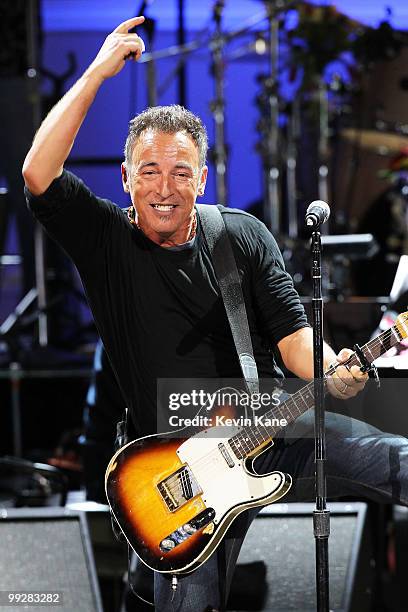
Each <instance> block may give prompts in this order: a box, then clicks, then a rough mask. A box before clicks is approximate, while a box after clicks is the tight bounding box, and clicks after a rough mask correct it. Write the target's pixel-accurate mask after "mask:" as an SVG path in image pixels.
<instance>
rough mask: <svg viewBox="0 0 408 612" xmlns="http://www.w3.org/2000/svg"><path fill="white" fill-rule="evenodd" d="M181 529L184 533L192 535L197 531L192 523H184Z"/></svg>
mask: <svg viewBox="0 0 408 612" xmlns="http://www.w3.org/2000/svg"><path fill="white" fill-rule="evenodd" d="M183 529H184V531H185V532H186V533H188V535H192V534H193V533H195V532H196V531H197V529H196V527H194V525H192V524H191V523H186V524H185V525H183Z"/></svg>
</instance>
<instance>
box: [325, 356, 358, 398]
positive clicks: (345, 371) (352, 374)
mask: <svg viewBox="0 0 408 612" xmlns="http://www.w3.org/2000/svg"><path fill="white" fill-rule="evenodd" d="M354 355H355V353H354V351H352V350H351V349H348V348H344V349H342V350H341V351H340V352H339V354H338V355H337V357H336V362H335V363H333V364H331V366H330V367H329V373H327V390H328V391H329V393H330V395H333V397H337V398H338V399H343V400H345V399H350V398H351V397H354V396H355V395H357V393H359V392H360V391H361V390H362V389H363V388H364V385H365V384H366V382H367V380H368V372H365V371H363V370H362V368H361V366H360V365H356V364H355V363H354V362H353V360H352V359H351V358H352V357H353V356H354ZM332 370H333V373H332Z"/></svg>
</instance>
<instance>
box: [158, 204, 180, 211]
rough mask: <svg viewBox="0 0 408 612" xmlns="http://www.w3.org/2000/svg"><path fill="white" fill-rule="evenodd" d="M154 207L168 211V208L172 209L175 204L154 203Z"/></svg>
mask: <svg viewBox="0 0 408 612" xmlns="http://www.w3.org/2000/svg"><path fill="white" fill-rule="evenodd" d="M153 208H155V209H156V210H161V211H162V212H165V211H168V210H172V209H173V208H175V206H174V205H173V204H169V205H165V206H163V205H160V204H153Z"/></svg>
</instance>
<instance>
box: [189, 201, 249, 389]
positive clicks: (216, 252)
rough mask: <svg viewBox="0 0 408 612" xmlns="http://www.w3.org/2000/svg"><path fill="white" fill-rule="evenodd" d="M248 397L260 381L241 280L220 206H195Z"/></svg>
mask: <svg viewBox="0 0 408 612" xmlns="http://www.w3.org/2000/svg"><path fill="white" fill-rule="evenodd" d="M196 207H197V211H198V215H199V218H200V222H201V227H202V229H203V232H204V237H205V240H206V243H207V246H208V249H209V251H210V254H211V259H212V262H213V266H214V270H215V274H216V276H217V280H218V285H219V287H220V292H221V296H222V299H223V302H224V307H225V310H226V313H227V317H228V321H229V324H230V328H231V332H232V337H233V339H234V344H235V348H236V351H237V353H238V358H239V363H240V366H241V370H242V374H243V377H244V381H245V386H246V388H247V391H248V393H250V394H252V393H258V391H259V379H258V369H257V367H256V362H255V357H254V351H253V348H252V340H251V335H250V332H249V324H248V317H247V312H246V308H245V302H244V294H243V292H242V286H241V279H240V277H239V273H238V268H237V264H236V261H235V257H234V253H233V250H232V246H231V241H230V238H229V236H228V232H227V228H226V226H225V223H224V219H223V217H222V214H221V212H220V210H219V208H218V206H214V205H209V204H196Z"/></svg>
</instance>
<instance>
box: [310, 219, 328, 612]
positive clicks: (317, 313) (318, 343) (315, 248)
mask: <svg viewBox="0 0 408 612" xmlns="http://www.w3.org/2000/svg"><path fill="white" fill-rule="evenodd" d="M319 229H320V227H319V225H318V226H317V228H315V229H314V231H313V233H312V283H313V301H312V308H313V365H314V381H313V383H314V385H313V390H314V405H315V470H316V471H315V478H316V509H315V510H314V511H313V531H314V537H315V550H316V599H317V610H318V612H329V553H328V541H329V535H330V512H329V511H328V510H327V508H326V474H325V461H326V438H325V423H324V419H325V414H324V375H323V298H322V274H321V254H322V245H321V236H320V231H319Z"/></svg>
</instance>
